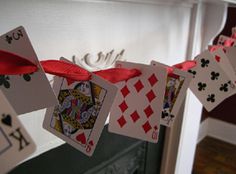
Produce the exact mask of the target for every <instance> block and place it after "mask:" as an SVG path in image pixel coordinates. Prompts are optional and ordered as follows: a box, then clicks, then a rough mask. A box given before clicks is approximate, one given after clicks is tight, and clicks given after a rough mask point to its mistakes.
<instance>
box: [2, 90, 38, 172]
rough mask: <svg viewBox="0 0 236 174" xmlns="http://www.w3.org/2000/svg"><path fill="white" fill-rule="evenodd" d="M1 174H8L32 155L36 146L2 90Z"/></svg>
mask: <svg viewBox="0 0 236 174" xmlns="http://www.w3.org/2000/svg"><path fill="white" fill-rule="evenodd" d="M0 99H1V100H0V119H1V121H0V173H1V174H2V173H6V172H8V171H9V170H11V169H12V168H13V167H15V166H16V165H17V164H18V163H19V162H21V161H22V160H24V159H25V158H27V157H28V156H29V155H30V154H32V153H33V152H34V151H35V149H36V146H35V144H34V142H33V140H32V139H31V137H30V136H29V134H28V133H27V132H26V130H25V128H24V127H23V125H22V124H21V123H20V121H19V119H18V118H17V115H16V113H15V111H14V110H13V108H12V107H11V105H10V103H9V102H8V100H7V99H6V97H5V96H4V94H3V93H2V91H1V90H0Z"/></svg>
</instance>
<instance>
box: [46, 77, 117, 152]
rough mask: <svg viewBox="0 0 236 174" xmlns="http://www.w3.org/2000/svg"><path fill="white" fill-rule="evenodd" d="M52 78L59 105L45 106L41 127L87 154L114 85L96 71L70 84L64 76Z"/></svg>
mask: <svg viewBox="0 0 236 174" xmlns="http://www.w3.org/2000/svg"><path fill="white" fill-rule="evenodd" d="M54 79H55V80H54V85H53V86H54V89H55V91H57V92H56V93H58V101H59V105H58V106H56V107H54V108H49V109H47V112H46V117H45V119H44V123H43V127H44V128H45V129H47V130H49V131H50V132H52V133H53V134H55V135H56V136H58V137H60V138H61V139H63V140H64V141H66V142H67V143H69V144H70V145H72V146H73V147H75V148H77V149H78V150H80V151H81V152H83V153H85V154H86V155H88V156H91V155H92V154H93V152H94V149H95V147H96V144H97V142H98V140H99V136H100V134H101V132H102V129H103V127H104V124H105V121H106V118H107V116H108V113H109V110H110V107H111V104H112V102H113V100H114V98H115V94H116V90H117V89H116V87H115V86H114V85H112V84H110V83H109V82H107V81H105V80H103V79H101V78H100V77H98V76H96V75H93V76H92V79H91V80H90V81H79V82H73V83H72V84H70V85H69V84H68V82H67V80H66V79H65V78H60V77H55V78H54Z"/></svg>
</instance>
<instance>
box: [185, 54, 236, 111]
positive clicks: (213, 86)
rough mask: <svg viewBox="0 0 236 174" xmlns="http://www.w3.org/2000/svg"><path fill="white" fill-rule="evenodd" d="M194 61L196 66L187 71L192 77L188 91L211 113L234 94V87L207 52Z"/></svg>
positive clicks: (212, 56)
mask: <svg viewBox="0 0 236 174" xmlns="http://www.w3.org/2000/svg"><path fill="white" fill-rule="evenodd" d="M195 61H196V62H197V65H196V66H195V67H194V68H192V69H191V70H189V72H190V73H192V74H193V75H194V78H193V80H192V81H191V83H190V89H191V90H192V92H193V93H194V94H195V95H196V97H197V98H198V99H199V100H200V101H201V103H202V104H203V105H204V107H205V108H206V109H207V110H208V111H211V110H212V109H214V108H215V107H216V106H217V105H219V104H220V103H221V102H222V101H223V100H225V99H226V98H228V97H229V96H231V95H232V94H234V93H235V86H234V84H233V83H232V81H231V79H230V78H229V77H228V76H227V74H226V73H225V72H224V71H223V69H222V68H221V67H220V65H219V64H218V63H217V61H216V60H215V57H214V55H212V54H211V53H210V52H209V51H204V52H203V53H202V54H200V55H199V56H197V57H196V59H195Z"/></svg>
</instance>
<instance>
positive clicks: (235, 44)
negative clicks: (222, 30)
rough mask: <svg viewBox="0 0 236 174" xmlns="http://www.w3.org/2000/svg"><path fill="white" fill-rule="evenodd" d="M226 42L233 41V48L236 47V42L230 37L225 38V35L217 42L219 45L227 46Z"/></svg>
mask: <svg viewBox="0 0 236 174" xmlns="http://www.w3.org/2000/svg"><path fill="white" fill-rule="evenodd" d="M226 40H231V46H236V40H235V39H233V38H231V37H228V36H224V35H221V36H220V37H219V39H218V41H217V45H223V46H224V45H225V41H226Z"/></svg>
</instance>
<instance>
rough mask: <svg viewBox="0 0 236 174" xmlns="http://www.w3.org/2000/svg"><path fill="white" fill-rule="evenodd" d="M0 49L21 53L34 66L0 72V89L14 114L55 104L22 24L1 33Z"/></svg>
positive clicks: (50, 89)
mask: <svg viewBox="0 0 236 174" xmlns="http://www.w3.org/2000/svg"><path fill="white" fill-rule="evenodd" d="M0 49H1V50H4V51H7V52H11V53H14V54H17V55H19V56H22V57H24V58H26V59H28V60H29V61H31V62H33V63H34V64H35V65H37V67H38V71H37V72H35V73H31V74H21V75H0V90H2V91H3V93H4V95H5V96H6V97H7V99H8V101H9V102H10V104H11V106H12V107H13V109H14V110H15V111H16V113H17V114H18V115H19V114H24V113H27V112H31V111H34V110H38V109H42V108H45V107H48V106H53V105H56V104H57V100H56V96H55V95H54V93H53V91H52V88H51V86H50V84H49V82H48V80H47V77H46V75H45V73H44V71H43V69H42V67H41V65H40V63H39V61H38V59H37V56H36V54H35V52H34V49H33V47H32V45H31V43H30V40H29V38H28V36H27V33H26V31H25V30H24V28H23V27H18V28H16V29H14V30H12V31H10V32H8V33H6V34H4V35H2V36H1V37H0ZM22 100H24V102H22Z"/></svg>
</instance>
